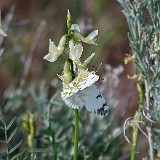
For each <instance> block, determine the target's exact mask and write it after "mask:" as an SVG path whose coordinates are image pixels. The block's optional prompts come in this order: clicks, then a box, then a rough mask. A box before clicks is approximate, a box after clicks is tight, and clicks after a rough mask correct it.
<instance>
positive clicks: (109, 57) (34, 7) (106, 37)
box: [0, 0, 146, 160]
mask: <svg viewBox="0 0 160 160" xmlns="http://www.w3.org/2000/svg"><path fill="white" fill-rule="evenodd" d="M68 9H69V10H70V12H71V15H72V20H73V21H72V23H77V24H80V27H81V30H82V33H83V34H84V35H87V34H88V33H90V32H91V31H93V30H94V29H98V30H99V34H98V37H97V46H94V45H89V46H88V45H85V46H84V55H83V57H82V59H85V58H86V57H88V56H89V55H90V54H91V53H92V52H95V53H96V56H95V58H94V59H93V60H92V64H90V67H89V68H90V70H95V67H98V66H99V64H100V63H102V66H101V68H100V69H99V71H98V74H99V75H100V76H101V77H102V79H103V80H100V81H99V82H98V86H99V89H100V90H101V91H102V93H103V95H104V97H105V98H106V99H107V102H108V104H109V105H110V106H111V111H112V112H111V116H110V117H109V118H104V119H103V120H102V118H101V119H99V118H98V120H99V122H97V121H96V123H97V125H99V126H100V125H101V124H103V125H102V126H104V124H106V125H108V123H111V124H110V125H111V127H109V129H108V128H107V132H106V130H105V129H104V127H102V128H101V129H104V131H105V134H104V132H103V135H101V138H102V139H101V140H102V141H103V140H104V139H105V137H106V136H107V137H108V136H109V135H112V134H114V133H115V132H116V133H118V134H117V135H116V138H115V139H116V140H115V139H114V140H113V139H112V138H111V139H110V143H109V144H107V148H105V150H104V151H103V154H104V155H107V156H106V158H104V159H107V158H108V157H110V159H120V160H123V159H129V156H130V155H129V154H130V149H131V145H130V144H127V142H126V141H125V139H124V136H123V134H122V132H123V124H124V121H125V120H126V118H128V117H130V116H133V115H134V113H135V111H136V109H137V102H138V92H137V89H136V88H137V87H136V84H135V82H134V81H133V80H129V79H128V78H127V75H133V74H134V73H135V72H136V71H135V67H134V65H133V64H132V63H130V64H127V65H125V64H124V57H125V54H129V53H131V49H130V46H129V41H128V37H127V32H128V27H127V23H126V20H125V17H124V16H123V13H122V7H121V6H120V4H119V3H118V2H117V1H112V0H86V1H85V0H65V1H64V0H34V1H32V0H1V1H0V10H1V17H2V25H3V28H4V30H5V32H6V33H7V37H5V38H3V37H0V47H1V48H4V52H3V54H2V55H1V57H0V104H1V112H2V114H4V115H5V119H6V121H7V120H9V119H11V117H13V116H15V115H16V116H17V117H21V116H22V115H23V114H24V113H25V112H28V111H30V112H31V113H33V114H34V115H35V119H36V120H37V119H38V118H39V117H40V114H39V113H38V110H36V108H37V106H38V107H39V106H43V104H42V103H41V102H40V100H42V99H43V98H46V99H47V100H48V99H50V98H51V96H52V95H53V94H54V93H55V92H56V90H57V88H58V89H59V88H61V87H62V86H61V84H60V81H59V79H58V78H57V75H56V74H61V72H62V68H63V63H62V62H63V58H62V60H58V61H56V62H55V63H49V62H47V61H45V60H43V57H44V55H46V54H47V53H48V46H49V39H52V41H54V42H55V44H56V45H57V44H58V42H59V39H60V38H61V36H62V35H63V34H65V33H66V28H67V27H66V15H67V10H68ZM44 86H45V87H44ZM43 87H44V88H43ZM33 88H34V89H33ZM45 88H47V91H46V92H45ZM28 90H29V91H28ZM33 90H34V91H33ZM33 92H34V94H33ZM42 92H45V93H46V94H45V93H44V94H43V93H42ZM35 95H36V98H37V99H38V98H39V99H38V104H37V99H36V98H35V97H34V96H35ZM35 99H36V100H35ZM35 101H36V102H35ZM39 103H40V104H39ZM63 105H64V104H63ZM53 108H54V111H53V112H54V114H57V113H58V112H59V113H60V114H61V116H62V117H63V118H65V117H64V114H65V113H66V112H67V111H68V109H66V111H65V112H62V111H57V112H56V109H55V108H56V106H54V105H53ZM61 108H64V107H61ZM71 112H72V111H71ZM83 112H85V111H84V110H82V115H83ZM54 114H53V115H54ZM86 114H87V115H88V116H90V115H91V116H92V118H93V117H94V114H88V113H86ZM83 116H84V115H83ZM83 116H82V117H81V119H83V118H84V117H83ZM20 119H21V118H20ZM84 119H85V120H84V123H85V125H89V123H92V122H88V121H87V118H86V117H85V118H84ZM96 119H97V116H96ZM19 121H20V120H19ZM57 121H59V120H57ZM82 121H83V120H82ZM93 122H94V121H93ZM17 123H18V125H19V126H20V122H17ZM37 123H38V121H37ZM55 123H56V122H55ZM100 123H101V124H100ZM58 125H60V124H57V127H58ZM85 125H84V124H83V123H82V127H83V126H85ZM92 125H93V124H92ZM37 126H38V127H37V130H38V129H39V128H41V127H40V124H37ZM94 127H96V126H94ZM91 131H92V132H94V131H97V130H96V128H92V127H91V128H90V129H89V131H88V132H87V135H88V136H90V135H89V133H91ZM127 132H128V133H127V134H128V136H129V137H130V138H131V132H130V130H127ZM23 134H25V133H23V131H22V137H23ZM37 134H38V131H37ZM85 135H86V134H85V133H84V135H83V136H85ZM83 136H82V137H81V138H83ZM143 138H144V137H143V136H142V139H143ZM86 140H87V138H86ZM87 143H89V142H86V144H83V145H85V147H86V148H87V146H88V145H87ZM112 144H113V146H112ZM92 145H93V144H92ZM141 145H142V144H139V146H138V147H139V150H141V151H140V153H139V155H138V156H139V157H140V159H141V157H144V156H145V154H146V153H145V151H146V147H144V143H143V147H142V146H141ZM93 146H94V145H93ZM93 146H92V147H93ZM115 146H116V147H115ZM92 147H91V146H90V149H92ZM97 147H98V146H97ZM88 148H89V147H88ZM88 148H87V149H86V150H87V153H90V152H91V150H89V149H88ZM102 148H103V147H102ZM92 150H93V149H92ZM95 150H99V153H100V151H101V148H99V149H95ZM143 151H144V152H143ZM95 152H96V151H95ZM113 154H114V155H113ZM91 155H92V154H91ZM91 155H90V156H91ZM96 156H97V157H98V156H99V155H98V154H97V155H94V156H93V157H92V156H91V157H92V158H91V159H94V158H95V157H96ZM98 158H99V157H98ZM62 159H63V158H62ZM89 159H90V158H89ZM95 159H96V158H95Z"/></svg>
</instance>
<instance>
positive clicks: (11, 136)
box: [8, 127, 18, 143]
mask: <svg viewBox="0 0 160 160" xmlns="http://www.w3.org/2000/svg"><path fill="white" fill-rule="evenodd" d="M17 129H18V128H17V127H16V128H15V129H14V130H13V132H12V133H11V134H10V136H9V138H8V143H9V142H10V140H11V139H12V138H13V136H14V135H15V133H16V132H17Z"/></svg>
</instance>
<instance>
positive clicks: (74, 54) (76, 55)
mask: <svg viewBox="0 0 160 160" xmlns="http://www.w3.org/2000/svg"><path fill="white" fill-rule="evenodd" d="M67 26H68V34H66V35H64V36H62V38H61V39H60V41H59V44H58V46H57V47H56V45H55V44H54V42H53V41H52V40H51V39H50V40H49V53H48V54H47V55H45V56H44V59H45V60H47V61H49V62H55V61H56V60H57V59H58V58H59V57H60V56H61V55H62V54H63V53H65V52H64V51H65V50H67V49H68V51H67V53H68V55H67V61H66V62H65V65H64V70H63V73H62V75H58V77H59V78H60V79H61V80H62V82H63V85H66V84H68V83H69V82H70V81H71V80H72V79H73V78H72V76H73V73H72V74H71V73H70V72H71V69H70V68H71V66H70V65H71V64H70V62H71V61H72V63H73V72H74V75H75V76H78V74H79V73H80V72H81V71H82V70H87V64H88V63H89V62H90V61H91V59H92V58H93V57H94V55H95V53H92V54H91V56H89V57H88V58H87V59H86V60H85V61H84V62H83V63H82V62H81V60H80V58H81V56H82V52H83V46H82V42H84V43H87V44H96V43H95V41H96V38H95V37H96V36H97V35H98V30H95V31H93V32H92V33H90V34H89V35H88V36H87V37H84V36H83V35H82V34H81V31H80V27H79V25H78V24H71V16H70V12H69V11H68V15H67ZM69 61H70V62H69ZM75 76H74V77H75Z"/></svg>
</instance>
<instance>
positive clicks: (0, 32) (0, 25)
mask: <svg viewBox="0 0 160 160" xmlns="http://www.w3.org/2000/svg"><path fill="white" fill-rule="evenodd" d="M0 35H1V36H4V37H6V36H7V34H6V33H5V32H4V30H3V28H2V24H1V14H0Z"/></svg>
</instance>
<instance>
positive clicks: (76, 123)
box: [74, 109, 79, 160]
mask: <svg viewBox="0 0 160 160" xmlns="http://www.w3.org/2000/svg"><path fill="white" fill-rule="evenodd" d="M78 134H79V114H78V109H75V130H74V160H77V158H78Z"/></svg>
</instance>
